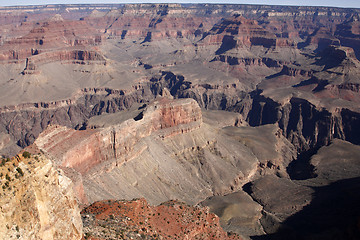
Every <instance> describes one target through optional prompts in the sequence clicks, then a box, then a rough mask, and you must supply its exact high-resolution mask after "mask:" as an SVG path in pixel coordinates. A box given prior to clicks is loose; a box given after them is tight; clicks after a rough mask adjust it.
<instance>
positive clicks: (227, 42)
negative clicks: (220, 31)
mask: <svg viewBox="0 0 360 240" xmlns="http://www.w3.org/2000/svg"><path fill="white" fill-rule="evenodd" d="M236 43H237V42H236V40H235V39H234V37H233V36H224V38H223V40H222V44H221V46H220V48H219V49H218V50H217V51H216V52H215V54H216V55H220V54H223V53H224V52H226V51H228V50H230V49H233V48H235V47H236Z"/></svg>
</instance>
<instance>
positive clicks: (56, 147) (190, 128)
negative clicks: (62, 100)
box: [35, 98, 258, 204]
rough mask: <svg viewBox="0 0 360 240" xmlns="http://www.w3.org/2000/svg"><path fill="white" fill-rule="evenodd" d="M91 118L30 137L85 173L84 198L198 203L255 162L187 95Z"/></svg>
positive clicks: (228, 188)
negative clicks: (89, 123)
mask: <svg viewBox="0 0 360 240" xmlns="http://www.w3.org/2000/svg"><path fill="white" fill-rule="evenodd" d="M116 116H117V115H116V114H115V115H114V117H116ZM130 116H131V115H130ZM104 117H106V116H104ZM97 122H99V120H97ZM96 126H97V125H93V127H94V128H95V129H88V130H82V131H75V130H71V129H67V128H65V127H60V126H53V127H50V128H48V129H47V130H46V131H44V132H43V133H42V134H41V135H40V137H39V138H38V139H37V140H36V141H35V144H36V145H37V146H38V147H39V148H40V149H42V150H43V151H44V152H46V153H47V154H49V155H50V156H52V158H53V159H54V161H55V162H56V164H57V165H58V166H60V167H61V168H66V169H68V168H70V169H73V170H75V171H76V172H78V173H80V174H81V175H82V180H81V181H82V183H83V186H84V192H85V195H86V197H87V200H88V201H89V202H93V201H95V200H102V199H107V198H126V199H132V198H134V197H140V196H144V197H146V198H147V199H148V201H149V202H151V203H154V204H156V203H160V202H163V201H166V200H169V199H182V200H184V201H186V202H189V203H197V202H198V201H200V200H203V199H205V198H206V197H208V196H210V195H212V194H223V193H229V192H232V191H233V190H234V189H238V188H239V187H240V186H241V184H242V183H243V182H244V181H246V180H247V179H249V178H251V177H252V176H253V175H254V174H255V172H256V169H257V164H258V163H257V161H258V160H257V158H256V157H254V155H253V154H252V153H251V152H250V151H249V150H248V149H247V148H246V147H245V146H243V145H241V144H240V145H239V143H238V142H237V141H236V140H235V139H232V138H231V139H228V140H226V138H228V137H227V136H226V135H225V133H221V134H219V133H217V132H218V130H215V129H213V128H212V127H210V126H208V125H204V124H203V123H202V115H201V110H200V108H199V106H198V105H197V103H196V102H195V101H194V100H191V99H183V100H171V99H168V98H160V99H158V100H156V101H155V102H154V103H152V104H150V105H149V106H147V107H146V108H145V110H142V109H141V111H139V110H137V111H136V112H135V114H133V117H132V118H130V119H119V123H118V124H115V125H111V126H109V127H105V128H96ZM234 153H235V154H236V157H234V156H232V155H233V154H234ZM231 166H236V168H233V167H231ZM231 168H232V169H231ZM229 169H231V170H230V171H229ZM168 171H171V172H172V174H171V175H169V174H168V173H167V172H168ZM115 179H116V180H115ZM74 181H76V182H77V183H81V182H79V181H78V180H76V179H75V178H74ZM114 181H115V182H114ZM119 182H121V183H122V184H121V185H119V184H118V183H119ZM114 184H116V186H117V187H116V188H114V187H113V185H114ZM100 185H101V186H102V187H100ZM169 185H174V186H177V187H176V188H168V187H167V186H169ZM199 192H200V194H199ZM79 199H84V198H83V196H82V195H81V196H79ZM85 202H86V201H85Z"/></svg>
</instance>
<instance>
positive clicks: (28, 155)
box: [22, 151, 31, 158]
mask: <svg viewBox="0 0 360 240" xmlns="http://www.w3.org/2000/svg"><path fill="white" fill-rule="evenodd" d="M22 156H23V157H24V158H30V157H31V153H29V152H27V151H25V152H23V154H22Z"/></svg>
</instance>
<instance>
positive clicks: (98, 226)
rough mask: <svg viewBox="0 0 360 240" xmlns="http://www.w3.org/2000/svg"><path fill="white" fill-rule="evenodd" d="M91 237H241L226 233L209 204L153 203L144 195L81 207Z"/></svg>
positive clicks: (88, 235)
mask: <svg viewBox="0 0 360 240" xmlns="http://www.w3.org/2000/svg"><path fill="white" fill-rule="evenodd" d="M81 213H82V216H83V221H84V232H85V236H86V237H87V238H88V239H107V238H109V237H112V238H137V237H142V238H150V237H151V238H160V239H242V238H240V237H239V236H238V235H236V234H232V233H226V232H225V231H224V230H223V229H222V228H221V227H220V224H219V218H218V217H217V216H216V215H215V214H213V213H210V212H209V209H208V208H206V207H191V206H189V205H187V204H185V203H182V202H178V201H168V202H165V203H162V204H161V205H159V206H150V205H149V204H148V203H147V202H146V200H145V199H134V200H131V201H114V200H110V201H100V202H95V203H93V204H91V205H90V206H88V207H86V208H84V209H83V210H82V212H81Z"/></svg>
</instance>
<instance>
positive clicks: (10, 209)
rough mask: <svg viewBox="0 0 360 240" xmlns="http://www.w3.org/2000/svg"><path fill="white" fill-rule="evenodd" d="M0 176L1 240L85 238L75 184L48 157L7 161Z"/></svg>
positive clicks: (20, 157)
mask: <svg viewBox="0 0 360 240" xmlns="http://www.w3.org/2000/svg"><path fill="white" fill-rule="evenodd" d="M24 156H25V157H26V158H25V157H24ZM0 175H1V185H2V190H1V195H2V196H1V211H0V222H1V227H0V232H1V234H0V235H1V239H19V238H21V239H74V240H75V239H81V237H82V222H81V217H80V214H79V213H80V210H79V208H78V205H77V202H76V199H75V196H74V192H73V188H72V186H73V184H72V182H71V180H70V179H69V178H67V177H66V176H65V175H64V174H63V172H62V171H59V170H57V169H56V168H55V167H54V165H53V163H52V162H51V161H50V160H49V159H48V158H47V157H45V156H44V155H42V154H40V155H35V156H32V157H30V158H29V156H27V155H25V154H24V155H17V156H16V157H14V158H12V159H9V160H8V161H5V159H4V161H3V163H2V166H1V174H0Z"/></svg>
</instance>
